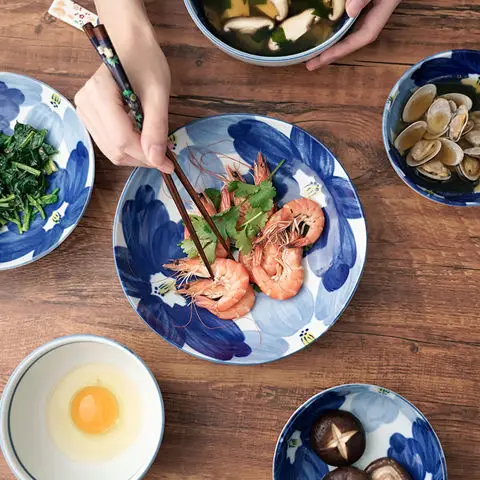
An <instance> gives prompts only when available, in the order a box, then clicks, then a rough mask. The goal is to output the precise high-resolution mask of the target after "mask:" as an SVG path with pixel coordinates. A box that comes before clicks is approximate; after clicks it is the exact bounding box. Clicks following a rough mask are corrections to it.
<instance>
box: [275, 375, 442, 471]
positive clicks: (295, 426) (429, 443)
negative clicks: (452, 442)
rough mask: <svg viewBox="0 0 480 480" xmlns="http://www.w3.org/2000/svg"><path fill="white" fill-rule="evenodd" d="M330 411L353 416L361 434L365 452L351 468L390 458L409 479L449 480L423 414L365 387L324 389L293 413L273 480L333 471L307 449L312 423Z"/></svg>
mask: <svg viewBox="0 0 480 480" xmlns="http://www.w3.org/2000/svg"><path fill="white" fill-rule="evenodd" d="M332 410H342V411H346V412H349V413H352V414H353V415H354V416H355V417H356V418H357V419H358V420H359V421H360V423H361V424H362V426H363V429H364V431H365V440H366V441H365V447H366V448H365V451H364V452H363V455H362V456H361V457H360V458H359V459H358V461H357V462H356V463H354V464H353V466H354V467H356V468H358V469H365V468H366V467H367V466H368V465H369V464H370V463H372V462H373V461H375V460H378V459H380V458H385V457H388V458H390V459H392V460H395V461H396V462H398V463H399V464H400V465H401V466H402V467H403V468H404V469H405V470H406V471H407V472H408V473H409V474H410V477H411V478H412V480H429V479H435V480H447V478H448V476H447V466H446V461H445V455H444V453H443V450H442V446H441V444H440V441H439V439H438V437H437V435H436V434H435V432H434V430H433V428H432V426H431V425H430V423H429V422H428V420H427V419H426V418H425V417H424V415H423V414H422V413H421V412H420V411H419V410H418V409H417V408H416V407H415V406H413V405H412V404H411V403H410V402H409V401H408V400H406V399H405V398H403V397H401V396H400V395H398V394H396V393H394V392H392V391H390V390H387V389H386V388H382V387H377V386H374V385H365V384H350V385H340V386H337V387H333V388H330V389H328V390H324V391H323V392H320V393H318V394H317V395H314V396H313V397H311V398H310V399H309V400H307V401H306V402H305V403H304V404H303V405H301V406H300V407H299V408H298V409H297V411H296V412H295V413H294V414H293V415H292V416H291V418H290V419H289V420H288V422H287V423H286V425H285V427H284V428H283V430H282V432H281V434H280V437H279V439H278V442H277V446H276V449H275V457H274V461H273V480H291V479H293V478H295V479H297V480H300V479H301V480H319V479H321V478H323V477H324V476H325V475H326V474H328V472H329V471H332V470H334V469H335V468H334V467H332V466H328V465H327V464H326V463H325V462H324V461H323V460H321V459H320V457H318V456H317V455H316V454H315V453H314V451H313V450H312V448H311V446H310V432H311V430H312V425H313V423H314V422H315V421H316V420H317V418H318V417H319V416H321V415H322V414H324V413H326V412H327V411H332ZM382 478H383V477H382ZM385 478H387V477H385ZM388 478H390V477H388ZM392 478H393V477H392ZM395 478H396V477H395Z"/></svg>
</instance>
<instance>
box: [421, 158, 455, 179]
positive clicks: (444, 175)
mask: <svg viewBox="0 0 480 480" xmlns="http://www.w3.org/2000/svg"><path fill="white" fill-rule="evenodd" d="M417 171H418V172H419V173H421V174H422V175H424V176H425V177H428V178H433V179H434V180H448V179H450V178H451V176H452V172H451V171H450V169H449V168H448V167H446V166H445V165H444V164H443V163H442V162H439V161H438V160H430V161H429V162H427V163H424V164H423V165H420V166H419V167H417Z"/></svg>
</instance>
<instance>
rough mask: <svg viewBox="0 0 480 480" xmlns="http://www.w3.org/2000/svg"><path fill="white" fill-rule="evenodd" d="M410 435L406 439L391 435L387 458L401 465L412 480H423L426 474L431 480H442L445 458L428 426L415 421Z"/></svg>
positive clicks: (398, 434)
mask: <svg viewBox="0 0 480 480" xmlns="http://www.w3.org/2000/svg"><path fill="white" fill-rule="evenodd" d="M412 435H413V436H412V438H406V437H404V436H403V435H401V434H400V433H395V434H393V435H392V437H391V438H390V448H389V449H388V456H389V457H391V458H393V459H394V460H397V462H399V463H400V464H401V465H403V466H404V467H405V468H406V469H407V470H408V472H409V473H410V475H411V476H412V479H413V480H423V479H424V478H426V476H427V474H428V473H431V474H432V480H444V478H445V477H444V471H445V468H446V467H445V458H444V457H443V454H442V452H441V451H440V450H439V449H438V447H437V445H438V440H437V438H436V435H435V433H434V432H433V429H432V427H431V426H430V424H429V423H428V422H427V421H426V420H423V419H422V418H419V419H417V420H415V422H413V427H412Z"/></svg>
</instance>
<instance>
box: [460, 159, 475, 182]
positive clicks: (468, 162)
mask: <svg viewBox="0 0 480 480" xmlns="http://www.w3.org/2000/svg"><path fill="white" fill-rule="evenodd" d="M457 172H458V173H459V174H460V175H461V176H462V177H465V178H466V179H467V180H470V181H472V182H476V181H477V180H480V160H479V159H478V158H473V157H470V156H468V155H465V158H464V159H463V161H462V163H461V164H460V165H458V167H457Z"/></svg>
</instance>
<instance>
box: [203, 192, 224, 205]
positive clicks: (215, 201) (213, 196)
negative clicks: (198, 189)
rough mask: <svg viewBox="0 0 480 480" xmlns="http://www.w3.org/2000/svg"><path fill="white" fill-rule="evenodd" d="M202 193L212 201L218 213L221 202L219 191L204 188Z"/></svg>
mask: <svg viewBox="0 0 480 480" xmlns="http://www.w3.org/2000/svg"><path fill="white" fill-rule="evenodd" d="M204 193H205V195H206V196H207V197H208V198H209V199H210V200H211V201H212V203H213V204H214V205H215V208H216V209H217V211H218V210H219V209H220V202H221V200H222V194H221V193H220V190H217V189H216V188H206V189H205V192H204Z"/></svg>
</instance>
